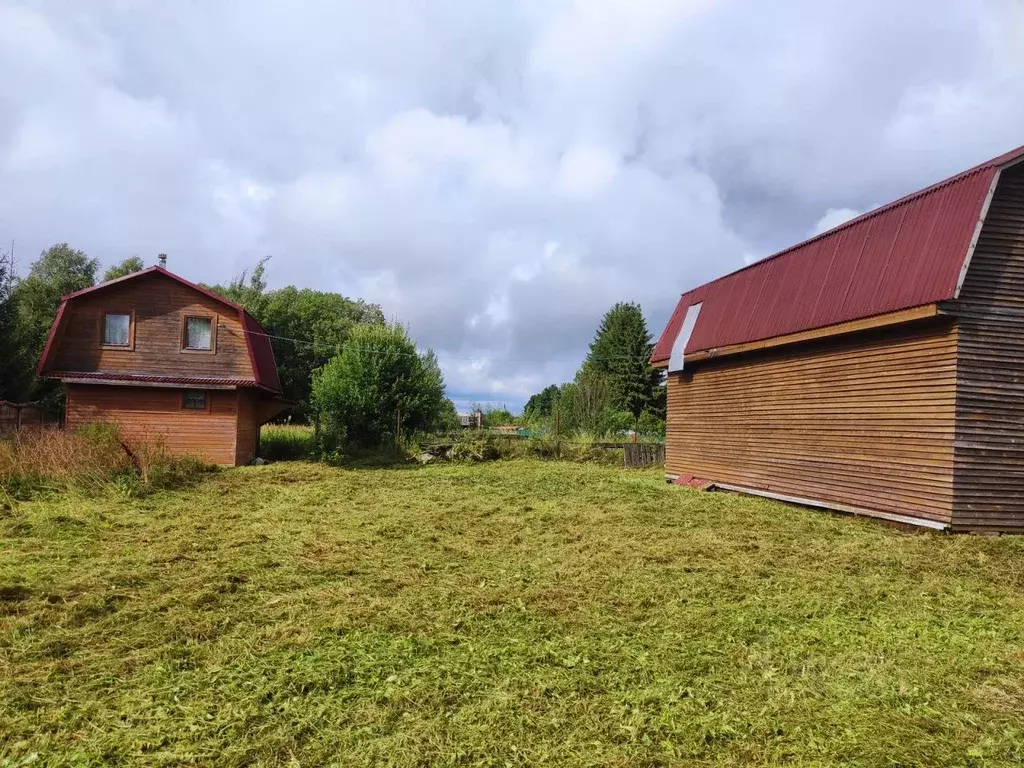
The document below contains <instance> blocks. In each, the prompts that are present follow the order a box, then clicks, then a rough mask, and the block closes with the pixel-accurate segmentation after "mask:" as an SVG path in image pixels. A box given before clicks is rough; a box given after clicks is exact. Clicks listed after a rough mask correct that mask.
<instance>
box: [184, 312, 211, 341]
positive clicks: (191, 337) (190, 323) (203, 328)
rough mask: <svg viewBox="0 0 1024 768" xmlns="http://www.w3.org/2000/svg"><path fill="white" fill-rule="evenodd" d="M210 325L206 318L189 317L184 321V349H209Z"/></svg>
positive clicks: (208, 319)
mask: <svg viewBox="0 0 1024 768" xmlns="http://www.w3.org/2000/svg"><path fill="white" fill-rule="evenodd" d="M211 326H212V323H211V321H210V318H208V317H189V318H187V319H186V320H185V347H186V348H188V349H210V348H211V347H212V339H213V337H212V333H211V330H212V329H211Z"/></svg>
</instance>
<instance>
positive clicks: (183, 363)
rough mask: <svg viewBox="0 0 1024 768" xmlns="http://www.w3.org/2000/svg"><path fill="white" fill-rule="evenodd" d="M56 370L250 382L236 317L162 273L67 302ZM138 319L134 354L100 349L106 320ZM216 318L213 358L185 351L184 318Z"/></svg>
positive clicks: (54, 367)
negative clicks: (129, 315) (112, 315)
mask: <svg viewBox="0 0 1024 768" xmlns="http://www.w3.org/2000/svg"><path fill="white" fill-rule="evenodd" d="M66 312H67V313H68V314H69V316H68V317H66V318H65V319H64V322H63V326H62V333H61V335H60V336H59V337H58V339H57V345H58V346H57V353H56V355H55V356H54V361H53V364H52V365H51V366H50V368H51V369H52V370H57V371H76V372H81V371H86V372H93V371H116V372H120V373H148V374H157V375H169V376H173V375H176V376H212V377H221V378H236V379H247V380H252V378H253V372H252V363H251V362H250V358H249V352H248V348H247V347H246V343H245V334H244V333H243V332H242V326H241V323H240V322H239V320H238V313H237V312H235V311H234V310H232V309H230V308H228V307H225V306H224V305H223V304H221V303H220V302H217V301H214V300H213V299H211V298H209V297H207V296H203V295H202V294H201V293H198V292H196V291H193V290H191V289H189V288H188V287H187V286H184V285H182V284H181V283H178V282H177V281H175V280H172V279H170V278H167V277H163V276H161V275H160V274H159V273H152V274H150V275H148V276H146V277H144V278H139V279H137V280H131V281H129V282H127V283H125V284H124V285H114V286H111V287H110V288H107V289H105V290H103V291H100V292H98V293H96V294H92V295H88V294H87V295H86V296H83V297H81V298H78V299H72V300H71V301H70V302H68V306H67V310H66ZM106 312H134V313H135V339H134V340H135V344H134V348H133V349H131V350H128V349H111V348H104V347H102V341H103V337H102V334H103V315H104V313H106ZM190 314H196V315H207V316H213V317H216V318H217V335H216V350H215V351H214V352H193V351H183V350H182V348H181V346H182V344H181V336H182V317H183V316H184V315H190Z"/></svg>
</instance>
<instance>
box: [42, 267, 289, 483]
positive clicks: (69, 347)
mask: <svg viewBox="0 0 1024 768" xmlns="http://www.w3.org/2000/svg"><path fill="white" fill-rule="evenodd" d="M38 372H39V375H40V376H43V377H45V378H49V379H59V380H60V381H62V382H63V383H64V385H65V388H66V390H67V411H66V419H65V421H66V426H67V428H69V429H74V428H75V427H79V426H82V425H84V424H90V423H93V422H112V423H116V424H117V425H119V427H120V431H121V434H122V436H123V438H124V439H125V440H126V441H127V442H128V443H129V444H132V443H136V444H137V443H146V444H150V445H152V444H157V443H158V444H160V445H162V446H163V447H164V448H165V449H166V450H167V451H168V452H170V453H172V454H177V455H183V454H191V455H195V456H198V457H200V458H203V459H205V460H206V461H209V462H211V463H214V464H228V465H236V464H245V463H246V462H248V461H250V460H251V459H252V458H253V457H254V456H255V455H256V450H257V445H258V443H259V431H260V425H261V424H263V423H265V422H266V421H269V420H270V419H272V418H273V417H274V416H276V415H278V414H279V413H281V411H282V410H284V409H285V408H287V407H288V403H286V402H285V401H284V400H283V399H282V398H281V397H280V394H281V382H280V380H279V378H278V375H277V365H276V363H275V361H274V352H273V349H272V348H271V346H270V339H269V337H268V336H267V334H266V331H265V330H264V329H263V326H261V325H260V324H259V323H258V322H257V321H256V319H255V318H254V317H252V315H250V314H249V313H248V312H246V311H245V309H243V308H242V307H240V306H238V305H237V304H233V303H232V302H230V301H228V300H227V299H225V298H224V297H222V296H218V295H217V294H215V293H213V292H211V291H208V290H206V289H205V288H203V287H201V286H198V285H195V284H193V283H190V282H189V281H188V280H185V279H184V278H182V277H179V276H178V275H175V274H173V273H171V272H168V271H167V270H166V269H165V268H163V267H162V266H158V267H151V268H149V269H145V270H142V271H141V272H136V273H134V274H131V275H128V276H126V277H122V278H118V279H117V280H111V281H109V282H106V283H101V284H100V285H96V286H93V287H92V288H86V289H85V290H82V291H78V292H77V293H72V294H69V295H67V296H65V297H64V298H63V299H62V300H61V304H60V309H59V310H58V311H57V318H56V320H54V322H53V326H52V327H51V328H50V336H49V338H48V339H47V342H46V348H45V349H44V351H43V356H42V359H41V360H40V361H39V368H38Z"/></svg>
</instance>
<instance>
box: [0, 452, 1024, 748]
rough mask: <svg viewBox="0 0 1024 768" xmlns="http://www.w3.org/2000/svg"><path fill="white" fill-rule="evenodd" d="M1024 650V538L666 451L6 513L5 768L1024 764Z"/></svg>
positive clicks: (353, 476) (267, 470)
mask: <svg viewBox="0 0 1024 768" xmlns="http://www.w3.org/2000/svg"><path fill="white" fill-rule="evenodd" d="M1022 648H1024V540H1022V539H1019V538H1010V537H1007V538H982V537H950V536H939V535H922V534H908V533H905V532H900V531H897V530H895V529H892V528H886V527H883V526H881V525H878V524H875V523H872V522H869V521H862V520H854V519H848V518H834V517H830V516H828V515H825V514H822V513H818V512H811V511H807V510H803V509H798V508H792V507H787V506H784V505H780V504H776V503H773V502H770V501H765V500H756V499H747V498H740V497H734V496H727V495H718V494H702V493H699V492H696V491H692V490H689V489H683V488H674V487H668V486H666V485H665V484H664V483H663V482H662V481H661V478H660V473H658V472H643V473H630V472H626V471H623V470H620V469H612V468H606V467H600V466H594V465H574V464H567V463H558V462H541V461H510V462H499V463H493V464H480V465H471V466H465V465H461V466H460V465H440V466H434V465H432V466H428V467H425V468H407V469H390V470H388V469H380V470H369V469H365V470H344V469H332V468H330V467H326V466H321V465H313V464H302V463H292V464H278V465H270V466H266V467H248V468H243V469H240V470H233V471H229V472H224V473H220V474H217V475H214V476H211V477H210V478H209V479H208V480H207V481H205V482H204V483H203V484H202V485H200V486H197V487H195V488H191V489H188V490H184V491H176V492H166V493H161V494H157V495H154V496H149V497H144V498H142V499H137V500H118V499H114V500H110V499H102V498H92V499H85V500H83V499H80V498H74V497H70V496H58V497H56V498H55V499H53V500H50V501H46V502H43V501H36V502H30V503H23V504H19V505H17V506H16V507H15V508H14V509H13V510H8V511H5V512H0V764H2V758H6V759H8V760H11V761H13V762H14V764H17V762H18V761H20V760H23V759H25V758H26V757H27V756H30V755H33V754H35V755H38V756H39V757H38V760H37V761H36V762H35V763H33V764H34V765H68V764H75V765H108V764H113V763H117V764H121V765H230V766H242V765H315V766H320V765H342V766H353V765H354V766H360V765H363V766H377V765H394V766H407V765H408V766H413V765H419V766H426V765H432V766H433V765H496V766H504V765H558V766H584V765H586V766H594V765H613V766H658V765H666V766H667V765H685V764H695V763H697V764H699V763H710V762H714V763H716V764H725V765H737V766H739V765H750V764H760V765H779V764H785V765H828V764H839V763H843V764H851V765H863V766H876V765H877V766H891V765H906V766H909V765H977V766H981V765H1009V764H1018V763H1020V761H1022V760H1024V747H1022V744H1024V730H1022V723H1021V717H1022V716H1021V713H1022V712H1024V650H1022Z"/></svg>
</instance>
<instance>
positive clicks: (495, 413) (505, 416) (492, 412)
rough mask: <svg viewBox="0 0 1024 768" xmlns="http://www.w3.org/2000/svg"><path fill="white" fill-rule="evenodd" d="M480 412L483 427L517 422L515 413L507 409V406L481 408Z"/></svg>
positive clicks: (501, 425)
mask: <svg viewBox="0 0 1024 768" xmlns="http://www.w3.org/2000/svg"><path fill="white" fill-rule="evenodd" d="M481 413H482V415H483V419H482V420H483V425H484V427H485V428H490V427H503V426H507V425H509V424H516V423H517V422H518V418H517V417H516V415H515V414H514V413H512V411H510V410H508V408H483V409H481Z"/></svg>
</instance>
